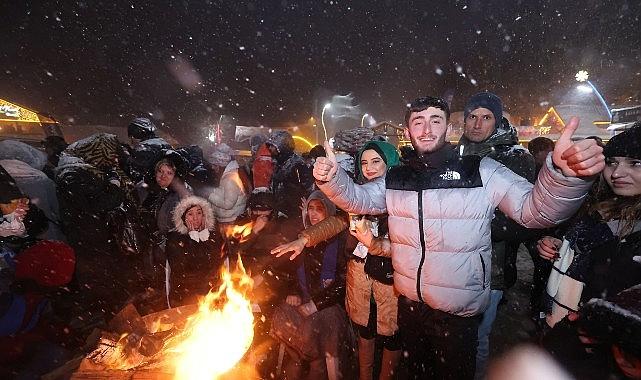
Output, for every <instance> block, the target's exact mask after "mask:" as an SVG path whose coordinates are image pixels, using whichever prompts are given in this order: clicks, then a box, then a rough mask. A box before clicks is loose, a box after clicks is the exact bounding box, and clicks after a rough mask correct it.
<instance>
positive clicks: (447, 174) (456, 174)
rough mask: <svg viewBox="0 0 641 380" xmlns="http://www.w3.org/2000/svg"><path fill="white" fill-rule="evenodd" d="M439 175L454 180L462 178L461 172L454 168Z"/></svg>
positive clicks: (447, 179)
mask: <svg viewBox="0 0 641 380" xmlns="http://www.w3.org/2000/svg"><path fill="white" fill-rule="evenodd" d="M439 177H441V179H444V180H446V181H454V180H457V179H461V174H460V173H459V172H455V171H454V170H448V171H446V172H445V173H443V174H440V175H439Z"/></svg>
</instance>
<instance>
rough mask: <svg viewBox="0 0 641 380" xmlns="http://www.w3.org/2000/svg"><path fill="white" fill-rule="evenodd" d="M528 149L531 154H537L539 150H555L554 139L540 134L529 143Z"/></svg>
mask: <svg viewBox="0 0 641 380" xmlns="http://www.w3.org/2000/svg"><path fill="white" fill-rule="evenodd" d="M527 150H529V151H530V154H531V155H533V156H536V155H537V153H539V152H543V151H545V150H548V151H550V150H554V141H552V140H550V139H549V138H547V137H543V136H539V137H536V138H533V139H532V140H531V141H530V142H529V143H528V144H527Z"/></svg>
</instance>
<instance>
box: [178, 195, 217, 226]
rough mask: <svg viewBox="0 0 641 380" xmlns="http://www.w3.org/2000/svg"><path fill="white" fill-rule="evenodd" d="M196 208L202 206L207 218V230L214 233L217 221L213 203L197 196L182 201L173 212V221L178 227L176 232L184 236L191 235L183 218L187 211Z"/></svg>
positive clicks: (204, 215)
mask: <svg viewBox="0 0 641 380" xmlns="http://www.w3.org/2000/svg"><path fill="white" fill-rule="evenodd" d="M194 206H200V208H201V209H202V210H203V217H204V218H205V229H207V230H209V231H213V230H214V227H215V226H216V219H215V218H214V210H213V209H212V207H211V203H209V201H207V200H206V199H204V198H201V197H197V196H190V197H187V198H184V199H183V200H181V201H180V202H179V203H178V204H177V205H176V208H174V211H173V212H172V220H173V222H174V225H175V226H176V232H178V233H179V234H182V235H186V234H188V233H189V229H188V228H187V225H186V224H185V221H184V219H183V216H184V214H185V212H187V210H189V209H190V208H192V207H194Z"/></svg>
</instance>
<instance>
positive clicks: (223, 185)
mask: <svg viewBox="0 0 641 380" xmlns="http://www.w3.org/2000/svg"><path fill="white" fill-rule="evenodd" d="M449 117H450V110H449V106H448V104H447V103H446V102H445V101H444V100H442V99H440V98H437V97H422V98H418V99H416V100H414V101H413V102H412V103H411V104H410V105H409V106H408V108H407V109H406V112H405V126H406V128H405V136H406V138H407V139H408V140H409V141H411V149H409V148H406V149H403V150H402V151H401V152H399V150H398V149H397V147H396V146H394V145H392V144H390V143H389V142H387V141H385V138H384V137H382V136H375V135H374V133H373V132H372V130H370V129H366V128H355V129H354V130H347V131H342V132H340V133H338V134H337V135H336V136H335V138H334V142H333V147H332V146H330V145H329V143H328V142H326V143H325V146H324V147H323V146H317V147H314V148H313V149H312V150H311V151H310V152H309V153H307V154H305V155H299V154H298V153H297V152H295V150H294V148H295V146H294V139H293V137H292V136H291V135H290V134H289V133H287V132H284V131H278V132H273V133H272V134H270V135H269V136H264V137H263V136H256V138H253V139H252V141H251V145H252V147H251V153H252V156H251V157H250V158H245V159H243V158H242V157H239V156H237V154H236V152H235V151H234V150H233V149H232V148H230V147H229V146H228V145H226V144H224V143H221V144H217V145H215V146H214V147H213V148H211V149H205V150H203V148H201V147H199V146H195V145H194V146H186V147H180V148H178V147H172V146H171V145H170V144H169V143H167V142H166V141H165V140H163V139H161V138H159V137H158V136H157V134H156V127H155V125H154V124H153V121H151V120H150V119H147V118H136V119H134V120H133V121H132V122H131V123H130V124H129V126H128V135H129V138H130V141H129V142H127V143H125V142H121V141H119V140H118V139H117V138H116V136H114V135H110V134H104V133H101V134H96V135H93V136H91V137H88V138H86V139H83V140H79V141H76V142H74V143H72V144H70V145H67V144H66V143H65V142H64V140H62V139H61V138H59V137H48V138H47V139H46V140H45V141H44V142H43V148H44V149H42V150H41V149H37V148H35V147H32V146H30V145H27V144H24V143H21V142H19V141H13V140H5V141H1V142H0V210H1V211H2V219H1V222H0V254H1V256H0V286H1V288H0V292H1V295H0V347H2V348H3V353H6V354H4V355H2V357H1V358H0V374H2V376H3V377H5V376H17V377H22V378H32V377H36V376H38V375H41V374H43V373H46V372H47V371H49V370H51V369H53V368H55V367H56V366H59V365H61V364H62V363H63V362H64V360H66V359H68V358H69V357H70V355H71V354H73V353H74V352H77V351H78V350H79V349H80V347H82V345H83V344H84V341H85V338H86V337H87V335H89V333H90V332H91V331H92V329H93V328H95V327H101V326H104V325H105V323H106V322H107V321H109V320H110V319H111V318H112V317H113V316H114V315H115V314H116V313H118V312H119V311H120V310H121V309H122V308H123V306H125V305H127V304H129V303H132V304H134V305H135V306H136V307H137V308H138V310H139V311H140V312H141V314H146V313H150V312H154V311H159V310H163V309H166V308H172V307H177V306H182V305H189V304H194V303H196V302H198V299H199V297H202V296H204V295H205V294H207V292H208V291H209V290H210V289H215V288H216V287H217V284H218V282H219V278H218V277H219V275H220V268H221V267H222V266H225V265H227V266H229V265H233V262H234V261H235V260H238V258H240V259H241V260H242V262H243V264H244V266H245V268H246V269H247V270H248V272H249V273H250V274H251V275H252V278H253V281H254V288H253V293H252V301H253V302H255V303H256V304H257V305H258V306H259V310H260V314H261V317H259V318H257V319H256V320H257V322H256V339H257V340H259V341H271V342H273V343H274V344H275V345H280V347H284V348H285V351H286V353H287V355H285V358H284V362H283V363H282V371H281V373H276V372H275V371H276V370H275V366H276V364H274V366H272V368H270V369H269V370H268V373H269V372H271V373H272V376H278V377H282V378H287V379H303V378H309V379H322V378H328V379H337V378H346V379H351V378H359V379H361V380H366V379H372V378H374V377H378V378H379V379H393V378H397V379H411V378H416V379H424V378H435V379H472V378H475V379H483V378H486V377H487V375H488V363H489V356H490V355H489V352H490V349H489V347H490V339H489V338H490V334H491V331H492V326H493V324H494V321H495V319H496V316H497V313H500V312H501V309H500V308H499V305H500V303H501V299H502V297H503V295H504V292H505V291H506V290H507V289H509V288H510V287H512V286H513V285H514V284H515V282H516V279H517V268H516V257H517V251H518V250H519V247H520V246H521V245H523V246H525V248H527V250H528V251H529V253H530V255H531V257H532V260H533V262H534V273H533V284H532V292H531V297H530V311H531V314H532V317H533V319H534V320H536V321H537V323H539V324H540V339H539V340H538V341H539V343H540V346H541V347H542V348H544V349H545V350H546V351H548V352H549V353H550V354H551V355H552V356H553V357H555V358H556V359H557V360H558V362H559V363H560V364H561V366H562V367H563V368H565V370H566V371H568V372H569V373H571V374H572V375H574V376H577V377H578V378H605V377H607V376H614V378H625V377H628V378H637V379H641V345H640V343H639V342H641V338H639V337H641V324H640V323H639V320H641V292H640V291H639V288H638V286H637V285H639V284H641V123H637V124H636V125H634V126H633V127H631V128H630V129H629V130H627V131H625V132H623V133H621V134H619V135H617V136H615V137H613V138H612V139H611V140H610V141H608V142H607V144H603V142H601V141H599V140H598V139H592V138H588V139H581V140H573V139H572V135H573V133H574V131H575V130H576V129H577V127H578V123H579V121H578V120H577V119H572V120H571V121H569V123H568V124H567V126H566V128H565V129H564V131H563V134H562V135H561V137H560V138H559V139H558V141H556V142H553V141H552V140H549V139H547V138H544V137H539V138H536V139H534V140H532V141H531V142H530V143H529V145H528V148H527V149H526V148H523V147H522V146H521V145H520V144H519V139H518V135H517V131H516V129H515V128H514V127H513V126H512V125H510V122H509V121H508V120H507V119H506V118H505V117H504V116H503V104H502V102H501V99H500V98H499V97H497V96H496V95H494V94H492V93H490V92H482V93H479V94H476V95H474V96H472V97H471V98H470V99H469V100H468V102H467V104H466V106H465V109H464V134H463V136H462V138H461V139H460V141H459V142H458V144H457V145H453V144H451V143H450V142H448V138H447V137H448V132H449V129H450V128H451V125H450V122H449ZM43 150H44V152H43ZM401 153H402V154H401ZM238 226H243V228H244V230H245V231H246V232H248V233H245V234H241V236H239V235H237V234H235V233H234V232H233V231H235V228H234V227H238ZM230 261H231V262H232V264H230ZM635 286H637V287H635ZM595 298H596V300H594V299H595ZM634 337H636V338H638V339H634ZM280 359H282V358H280ZM280 359H279V360H280ZM278 367H279V368H280V367H281V363H278ZM490 373H491V372H490ZM266 376H269V375H266ZM617 376H618V377H617Z"/></svg>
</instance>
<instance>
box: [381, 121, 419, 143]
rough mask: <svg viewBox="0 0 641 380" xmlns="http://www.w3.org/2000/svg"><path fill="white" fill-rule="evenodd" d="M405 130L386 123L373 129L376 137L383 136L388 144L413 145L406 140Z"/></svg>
mask: <svg viewBox="0 0 641 380" xmlns="http://www.w3.org/2000/svg"><path fill="white" fill-rule="evenodd" d="M403 130H404V128H403V127H402V126H399V125H394V124H392V123H388V122H386V121H383V122H381V123H378V124H376V125H375V126H374V127H372V131H374V136H383V137H385V140H387V142H389V143H390V144H392V145H394V146H401V145H409V144H410V143H411V142H410V141H409V140H406V139H405V135H404V133H403Z"/></svg>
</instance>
